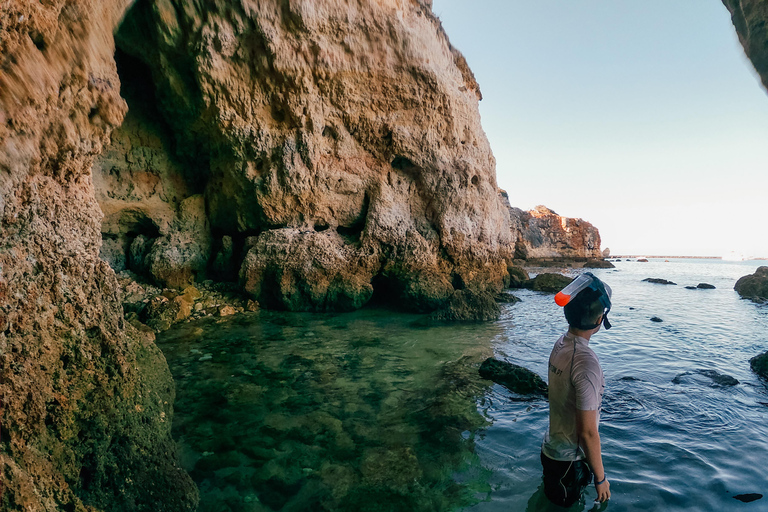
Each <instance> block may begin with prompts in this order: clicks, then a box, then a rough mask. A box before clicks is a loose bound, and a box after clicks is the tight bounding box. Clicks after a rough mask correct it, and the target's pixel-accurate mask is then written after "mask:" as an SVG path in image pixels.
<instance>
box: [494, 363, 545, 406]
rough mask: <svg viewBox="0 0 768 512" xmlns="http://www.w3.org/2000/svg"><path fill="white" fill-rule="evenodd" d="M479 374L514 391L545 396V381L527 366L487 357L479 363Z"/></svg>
mask: <svg viewBox="0 0 768 512" xmlns="http://www.w3.org/2000/svg"><path fill="white" fill-rule="evenodd" d="M479 371H480V376H481V377H482V378H484V379H487V380H492V381H493V382H495V383H496V384H501V385H502V386H504V387H505V388H507V389H509V390H510V391H512V392H514V393H519V394H521V395H534V396H541V397H546V396H547V393H548V389H547V383H546V382H544V380H543V379H542V378H541V377H539V376H538V375H537V374H536V373H534V372H532V371H531V370H529V369H527V368H523V367H522V366H518V365H516V364H512V363H509V362H507V361H500V360H498V359H494V358H492V357H489V358H488V359H486V360H485V361H483V364H481V365H480V370H479Z"/></svg>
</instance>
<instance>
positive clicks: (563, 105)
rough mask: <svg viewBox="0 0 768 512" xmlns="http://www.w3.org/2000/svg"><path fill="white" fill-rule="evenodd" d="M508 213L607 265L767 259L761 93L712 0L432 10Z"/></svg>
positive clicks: (466, 5)
mask: <svg viewBox="0 0 768 512" xmlns="http://www.w3.org/2000/svg"><path fill="white" fill-rule="evenodd" d="M433 11H434V12H435V14H436V15H437V16H438V17H439V18H440V19H441V20H442V22H443V26H444V27H445V29H446V31H447V33H448V36H449V37H450V39H451V42H452V44H453V45H454V46H455V47H456V48H458V49H459V50H460V51H461V52H462V53H463V54H464V56H465V57H466V59H467V62H468V63H469V66H470V68H471V69H472V71H473V72H474V74H475V77H476V78H477V81H478V82H479V84H480V89H481V91H482V94H483V100H482V101H481V102H480V115H481V117H482V124H483V129H484V130H485V132H486V135H487V136H488V139H489V140H490V143H491V148H492V150H493V153H494V156H495V157H496V172H497V180H498V184H499V186H500V187H501V188H503V189H505V190H507V192H508V193H509V197H510V202H511V203H512V205H514V206H517V207H520V208H523V209H530V208H533V207H534V206H536V205H539V204H543V205H546V206H548V207H549V208H551V209H553V210H555V211H556V212H557V213H558V214H560V215H565V216H568V217H580V218H583V219H585V220H587V221H589V222H591V223H592V224H594V225H595V226H596V227H597V228H598V229H599V230H600V235H601V238H602V247H603V248H606V247H608V248H610V250H611V253H612V254H615V255H617V254H627V255H629V254H633V255H670V256H673V255H677V256H682V255H691V256H720V255H725V254H728V253H732V252H735V253H739V254H744V255H746V256H757V257H768V215H767V214H766V209H767V207H768V154H767V153H768V152H767V151H766V150H768V93H766V91H765V89H764V88H762V86H761V85H760V80H759V78H758V76H757V73H756V72H755V71H754V68H753V67H752V65H751V63H750V62H749V60H748V59H747V58H746V56H745V55H744V51H743V49H742V47H741V45H740V44H739V42H738V38H737V36H736V33H735V31H734V29H733V25H732V24H731V19H730V14H729V13H728V11H727V9H726V8H725V7H724V6H723V5H722V2H721V1H720V0H674V1H670V0H642V1H638V0H535V1H531V0H474V1H472V2H468V1H466V0H434V3H433Z"/></svg>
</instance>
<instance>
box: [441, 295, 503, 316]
mask: <svg viewBox="0 0 768 512" xmlns="http://www.w3.org/2000/svg"><path fill="white" fill-rule="evenodd" d="M499 315H501V309H500V308H499V305H498V304H496V301H495V300H494V297H493V296H492V295H491V294H489V293H486V292H475V291H472V290H457V291H455V292H453V295H451V297H450V298H449V299H448V303H447V304H446V305H445V306H444V307H443V308H441V309H439V310H437V311H435V312H434V313H432V316H431V317H430V318H431V320H436V321H443V322H485V321H490V320H498V319H499Z"/></svg>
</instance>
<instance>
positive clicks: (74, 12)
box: [0, 0, 197, 511]
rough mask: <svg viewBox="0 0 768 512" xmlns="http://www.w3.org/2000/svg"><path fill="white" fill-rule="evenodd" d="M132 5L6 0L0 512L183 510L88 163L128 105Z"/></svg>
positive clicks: (148, 339) (142, 346)
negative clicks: (105, 242) (104, 249)
mask: <svg viewBox="0 0 768 512" xmlns="http://www.w3.org/2000/svg"><path fill="white" fill-rule="evenodd" d="M128 3H129V2H127V1H122V0H113V1H91V0H71V1H63V0H53V1H49V2H22V1H9V2H3V4H2V6H0V60H1V61H2V66H1V68H0V69H2V71H0V241H1V242H0V359H1V360H2V363H1V364H0V394H1V396H2V412H1V416H0V429H1V430H2V440H3V449H2V455H0V466H1V468H0V479H1V480H2V481H0V488H1V489H2V493H0V494H1V497H0V509H2V510H30V511H32V510H34V511H38V510H40V511H42V510H89V511H96V510H105V511H106V510H109V511H132V510H153V511H155V510H163V511H171V510H173V511H176V510H192V509H194V508H195V506H196V503H197V489H196V488H195V486H194V484H193V483H192V481H191V480H190V479H189V477H188V476H187V475H186V473H184V472H183V471H181V470H180V469H179V467H178V465H177V463H176V457H175V447H174V444H173V442H172V441H171V438H170V428H171V416H172V404H173V397H174V386H173V381H172V380H171V376H170V373H169V371H168V367H167V365H166V363H165V359H164V358H163V356H162V354H161V353H160V351H159V350H158V349H157V347H156V346H155V345H154V343H153V340H152V336H151V335H150V334H147V333H142V332H137V331H136V330H134V329H132V328H130V327H129V326H126V325H124V324H123V319H122V309H121V305H120V298H119V295H118V293H117V282H116V279H115V275H114V273H113V271H112V270H111V269H110V268H109V266H108V265H107V263H105V262H104V261H103V260H101V259H99V248H100V247H99V246H100V245H101V234H100V227H101V226H100V224H101V218H102V214H101V211H100V210H99V206H98V204H97V202H96V200H95V196H94V189H93V185H92V181H91V175H90V168H91V164H92V161H93V159H94V157H95V156H96V155H98V153H99V152H100V151H101V150H102V149H103V147H104V145H105V144H108V142H109V134H110V132H111V131H112V130H113V129H114V128H115V127H116V126H118V125H119V124H120V123H121V122H122V120H123V115H124V113H125V103H124V101H123V100H122V99H121V97H120V95H119V79H118V76H117V73H116V70H115V63H114V59H113V54H114V42H113V35H112V34H113V30H114V28H115V26H116V25H117V23H118V21H119V20H120V18H121V16H122V14H123V12H124V10H125V8H127V6H128Z"/></svg>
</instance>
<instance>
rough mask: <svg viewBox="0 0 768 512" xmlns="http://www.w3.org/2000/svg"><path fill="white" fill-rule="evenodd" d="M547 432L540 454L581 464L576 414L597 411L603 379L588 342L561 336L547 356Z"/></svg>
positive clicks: (603, 386)
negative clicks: (578, 461) (578, 411)
mask: <svg viewBox="0 0 768 512" xmlns="http://www.w3.org/2000/svg"><path fill="white" fill-rule="evenodd" d="M547 375H548V380H549V430H548V431H547V433H546V434H545V435H544V443H543V444H542V445H541V451H542V452H544V455H546V456H547V457H549V458H550V459H554V460H581V459H583V458H584V451H583V450H582V449H581V447H579V444H578V435H577V434H576V410H577V409H578V410H580V411H597V421H598V424H599V423H600V404H601V403H602V401H603V390H604V389H605V377H604V376H603V370H602V368H600V361H598V359H597V355H596V354H595V353H594V351H593V350H592V349H591V348H589V341H588V340H585V339H584V338H581V337H579V336H576V335H574V334H571V333H570V332H567V333H565V334H564V335H563V336H561V337H560V339H559V340H557V343H555V346H554V348H553V349H552V354H551V355H550V356H549V371H548V372H547Z"/></svg>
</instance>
